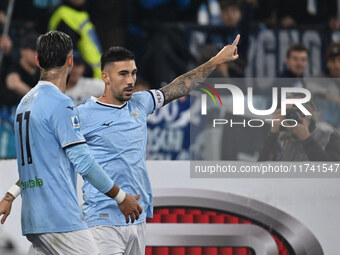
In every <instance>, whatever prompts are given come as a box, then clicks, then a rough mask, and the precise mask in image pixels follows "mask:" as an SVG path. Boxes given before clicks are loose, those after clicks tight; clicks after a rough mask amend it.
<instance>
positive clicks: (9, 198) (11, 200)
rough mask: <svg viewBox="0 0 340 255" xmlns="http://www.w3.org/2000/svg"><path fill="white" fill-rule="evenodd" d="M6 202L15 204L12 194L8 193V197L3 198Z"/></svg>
mask: <svg viewBox="0 0 340 255" xmlns="http://www.w3.org/2000/svg"><path fill="white" fill-rule="evenodd" d="M3 199H4V200H5V201H7V202H8V203H11V202H13V200H14V199H15V198H14V197H13V196H12V195H11V194H9V193H8V192H7V193H6V195H5V196H4V198H3Z"/></svg>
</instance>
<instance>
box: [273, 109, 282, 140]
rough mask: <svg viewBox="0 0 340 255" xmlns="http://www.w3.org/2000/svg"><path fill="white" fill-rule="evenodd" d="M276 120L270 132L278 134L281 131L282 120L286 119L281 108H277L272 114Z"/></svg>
mask: <svg viewBox="0 0 340 255" xmlns="http://www.w3.org/2000/svg"><path fill="white" fill-rule="evenodd" d="M272 118H273V119H275V121H273V126H272V127H271V129H270V132H271V133H273V134H277V133H279V132H280V127H281V122H282V121H283V120H284V119H285V116H282V115H281V109H277V110H276V111H275V112H274V113H273V116H272Z"/></svg>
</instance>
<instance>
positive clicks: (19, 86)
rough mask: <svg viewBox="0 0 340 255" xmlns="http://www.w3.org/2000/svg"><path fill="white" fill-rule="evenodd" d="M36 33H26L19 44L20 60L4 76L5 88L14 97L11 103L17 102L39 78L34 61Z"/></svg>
mask: <svg viewBox="0 0 340 255" xmlns="http://www.w3.org/2000/svg"><path fill="white" fill-rule="evenodd" d="M37 39H38V35H37V34H28V35H26V36H25V37H24V38H23V39H22V42H21V45H20V60H19V63H18V64H16V65H14V66H13V67H12V68H11V70H10V71H9V74H8V75H7V77H6V84H7V88H8V89H10V90H12V91H14V92H15V94H16V97H15V98H14V101H13V102H12V104H13V105H14V104H17V103H19V101H20V99H21V98H22V96H24V95H25V94H26V93H27V92H28V91H29V90H30V89H31V88H32V87H33V86H35V85H36V84H37V82H38V81H39V78H40V72H39V69H38V67H37V65H36V63H35V56H36V54H37V52H36V42H37Z"/></svg>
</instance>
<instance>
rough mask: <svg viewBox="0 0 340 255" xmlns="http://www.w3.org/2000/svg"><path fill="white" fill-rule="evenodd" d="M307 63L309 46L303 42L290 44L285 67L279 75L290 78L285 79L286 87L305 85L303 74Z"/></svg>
mask: <svg viewBox="0 0 340 255" xmlns="http://www.w3.org/2000/svg"><path fill="white" fill-rule="evenodd" d="M307 64H308V50H307V48H306V47H305V46H304V45H303V44H295V45H292V46H290V47H289V49H288V51H287V56H286V63H285V66H284V69H283V71H282V72H281V73H280V74H279V75H278V77H279V78H289V79H287V80H283V82H284V84H283V85H284V87H305V85H304V84H303V83H304V81H303V76H304V72H305V69H306V67H307ZM275 85H276V84H275ZM283 85H281V86H283Z"/></svg>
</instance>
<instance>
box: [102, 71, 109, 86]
mask: <svg viewBox="0 0 340 255" xmlns="http://www.w3.org/2000/svg"><path fill="white" fill-rule="evenodd" d="M102 79H103V81H104V82H105V84H109V83H110V79H109V76H108V74H107V72H105V71H103V72H102Z"/></svg>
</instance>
